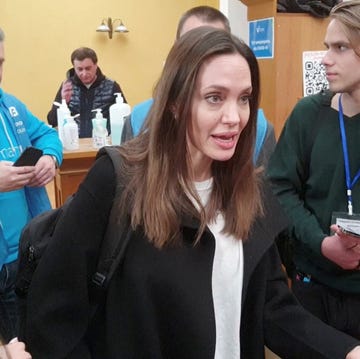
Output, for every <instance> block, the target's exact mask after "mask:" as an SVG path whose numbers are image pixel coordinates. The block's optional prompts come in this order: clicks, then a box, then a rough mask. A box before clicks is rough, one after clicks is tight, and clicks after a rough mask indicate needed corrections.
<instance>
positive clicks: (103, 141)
mask: <svg viewBox="0 0 360 359" xmlns="http://www.w3.org/2000/svg"><path fill="white" fill-rule="evenodd" d="M92 111H96V114H95V117H94V118H93V119H92V125H93V130H92V138H93V147H95V148H101V147H104V146H106V145H107V135H108V131H107V128H106V123H107V120H106V118H104V117H103V115H102V112H101V109H100V108H97V109H95V110H92Z"/></svg>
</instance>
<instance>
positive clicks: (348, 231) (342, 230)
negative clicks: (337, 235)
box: [338, 225, 360, 238]
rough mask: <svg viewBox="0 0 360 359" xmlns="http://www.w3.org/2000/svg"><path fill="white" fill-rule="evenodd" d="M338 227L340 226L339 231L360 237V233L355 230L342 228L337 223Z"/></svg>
mask: <svg viewBox="0 0 360 359" xmlns="http://www.w3.org/2000/svg"><path fill="white" fill-rule="evenodd" d="M338 227H339V228H340V230H341V232H343V233H345V234H348V235H350V236H353V237H357V238H360V233H357V232H353V231H352V230H350V229H348V228H344V227H342V226H340V225H338Z"/></svg>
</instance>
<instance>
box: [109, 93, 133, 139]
mask: <svg viewBox="0 0 360 359" xmlns="http://www.w3.org/2000/svg"><path fill="white" fill-rule="evenodd" d="M114 95H115V96H116V102H115V103H114V104H113V105H111V106H110V108H109V113H110V128H111V134H110V135H111V144H112V145H120V143H121V135H122V131H123V128H124V123H125V117H126V116H129V115H130V113H131V107H130V105H129V104H127V103H124V99H123V97H122V95H121V93H118V92H117V93H115V94H114Z"/></svg>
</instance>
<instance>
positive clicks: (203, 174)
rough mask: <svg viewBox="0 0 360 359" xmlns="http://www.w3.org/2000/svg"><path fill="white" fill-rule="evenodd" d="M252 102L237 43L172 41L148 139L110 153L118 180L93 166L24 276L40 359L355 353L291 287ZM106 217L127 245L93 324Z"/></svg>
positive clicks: (252, 81) (254, 69)
mask: <svg viewBox="0 0 360 359" xmlns="http://www.w3.org/2000/svg"><path fill="white" fill-rule="evenodd" d="M258 101H259V69H258V64H257V61H256V58H255V56H254V54H253V53H252V51H251V50H250V49H249V47H248V46H247V45H246V44H245V43H243V42H242V41H240V40H239V39H237V38H236V37H234V36H232V35H231V34H229V33H228V32H225V31H223V30H214V29H210V28H198V29H195V30H192V31H189V32H188V33H187V34H185V35H183V36H182V37H181V38H180V39H179V40H178V41H177V42H176V43H175V44H174V46H173V48H172V50H171V51H170V54H169V56H168V58H167V60H166V63H165V66H164V69H163V73H162V75H161V78H160V80H159V82H158V84H157V86H156V89H155V93H154V104H153V106H152V108H151V112H150V114H149V116H148V118H147V123H146V126H145V128H144V130H143V131H142V133H141V134H140V135H139V136H138V137H137V138H135V139H134V140H132V141H129V142H128V143H126V144H124V145H123V146H122V147H120V148H119V156H121V158H122V176H121V178H120V179H117V178H116V176H115V173H114V167H113V165H112V162H111V161H110V160H109V158H107V157H105V156H102V157H100V158H99V159H98V160H97V161H96V163H95V165H94V167H93V168H92V169H91V170H90V172H89V174H88V176H87V177H86V179H85V180H84V182H83V183H82V184H81V186H80V188H79V190H78V192H77V194H76V195H75V197H74V199H73V200H72V203H71V206H70V207H69V208H68V210H67V211H66V213H65V215H64V218H62V220H61V223H59V228H57V230H56V232H55V234H54V238H53V240H52V242H51V243H50V244H49V247H48V249H47V251H46V252H45V254H44V256H43V258H42V259H41V262H40V263H39V266H38V268H37V270H36V272H35V274H34V277H33V282H32V285H31V288H30V291H29V298H28V320H27V323H26V329H25V333H24V334H25V336H24V338H21V339H25V342H26V344H27V345H28V348H29V350H30V351H31V353H32V354H33V356H34V357H35V358H36V359H42V358H43V359H48V358H52V359H56V358H82V359H86V358H99V359H100V358H101V359H103V358H107V359H115V358H116V359H117V358H166V359H168V358H181V359H185V358H186V359H191V358H194V359H195V358H196V359H198V358H201V359H206V358H217V359H220V358H226V359H230V358H240V356H241V357H242V358H256V359H258V358H262V357H263V356H264V345H267V346H269V347H270V348H271V349H272V350H273V351H275V352H277V353H278V354H279V355H281V356H284V357H287V358H289V357H296V356H297V355H298V353H301V357H309V358H311V357H312V358H315V357H316V358H320V357H327V358H344V357H345V355H346V353H347V352H348V351H349V350H351V349H352V348H354V347H355V346H356V345H357V344H359V343H358V342H357V341H356V340H355V339H353V338H350V337H348V336H346V335H345V334H342V333H338V332H337V331H335V330H334V329H332V328H329V327H327V326H325V325H324V324H323V323H321V322H320V321H319V320H317V319H315V318H313V317H312V316H310V315H309V314H308V313H307V312H306V311H304V310H303V309H302V308H301V307H300V306H299V305H298V304H297V302H296V300H295V299H294V298H293V296H292V295H291V293H290V291H289V289H288V287H287V282H286V278H285V275H284V273H283V272H282V269H281V266H280V262H279V257H278V253H277V249H276V246H275V245H274V238H275V237H276V235H277V234H278V233H279V232H280V231H281V230H282V229H283V228H284V227H285V225H286V223H285V220H284V219H283V215H282V213H281V211H280V208H279V205H278V204H277V202H276V200H275V199H274V197H273V196H272V195H271V191H270V190H268V188H267V185H266V184H262V181H261V177H260V173H258V172H257V170H255V168H254V165H253V160H252V158H253V147H254V140H255V131H256V114H257V109H258ZM117 186H121V187H122V189H123V190H122V196H121V197H120V200H119V201H115V202H114V194H115V189H116V187H117ZM113 202H114V203H113ZM112 206H117V208H118V211H119V212H118V213H119V221H126V220H128V221H129V222H130V223H131V232H130V235H131V238H130V241H129V243H128V246H127V250H126V255H125V258H124V261H123V263H122V265H121V266H119V268H118V269H117V271H116V272H115V274H114V276H113V277H112V279H111V281H110V283H109V287H108V290H107V293H106V296H105V299H104V301H103V303H102V304H101V305H100V307H99V308H98V310H97V313H96V314H95V316H94V317H93V318H92V320H91V322H90V321H89V318H90V312H91V303H90V301H89V296H90V294H89V281H90V278H91V276H92V274H93V273H94V271H95V268H96V261H97V253H98V251H99V248H100V246H101V241H102V239H103V237H104V233H105V232H106V228H107V225H108V216H109V212H110V209H111V208H112ZM319 333H321V335H319ZM356 350H357V349H356ZM348 358H350V356H348ZM354 358H355V356H354ZM358 358H359V356H358Z"/></svg>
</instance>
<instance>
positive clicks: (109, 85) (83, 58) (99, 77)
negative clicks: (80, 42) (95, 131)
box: [47, 47, 126, 137]
mask: <svg viewBox="0 0 360 359" xmlns="http://www.w3.org/2000/svg"><path fill="white" fill-rule="evenodd" d="M97 61H98V59H97V55H96V53H95V51H94V50H92V49H90V48H88V47H80V48H79V49H76V50H75V51H74V52H73V53H72V54H71V63H72V64H73V68H71V69H70V70H69V71H68V72H67V74H66V80H65V81H64V82H63V83H62V84H61V86H60V88H59V90H58V92H57V94H56V97H55V101H56V102H61V100H62V99H65V101H66V103H67V105H68V107H69V109H70V112H71V114H72V115H76V114H79V115H80V117H79V118H77V119H75V120H76V121H77V123H78V125H79V137H91V136H92V122H91V120H92V118H93V117H95V113H93V112H92V110H94V109H98V108H100V109H101V110H102V113H103V116H104V117H105V118H106V119H107V120H108V121H107V128H108V131H109V133H110V121H109V107H110V106H111V105H112V104H113V103H114V102H115V95H114V94H115V93H121V95H122V97H123V98H124V102H126V99H125V96H124V94H123V92H122V90H121V88H120V86H119V84H118V83H117V82H116V81H114V80H111V79H109V78H107V77H106V76H105V75H104V74H103V73H102V72H101V70H100V68H99V67H98V65H97ZM56 110H57V107H56V105H53V106H52V108H51V110H50V112H49V113H48V115H47V119H48V122H49V124H50V125H52V126H54V127H56V126H57V114H56Z"/></svg>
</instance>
